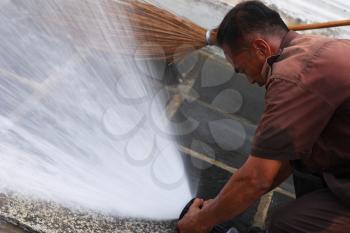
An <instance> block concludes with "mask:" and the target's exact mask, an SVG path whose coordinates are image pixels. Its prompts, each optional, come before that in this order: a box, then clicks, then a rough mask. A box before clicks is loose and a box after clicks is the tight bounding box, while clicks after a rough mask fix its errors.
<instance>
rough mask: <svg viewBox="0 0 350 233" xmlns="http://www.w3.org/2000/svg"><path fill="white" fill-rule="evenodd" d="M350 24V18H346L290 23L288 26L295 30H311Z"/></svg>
mask: <svg viewBox="0 0 350 233" xmlns="http://www.w3.org/2000/svg"><path fill="white" fill-rule="evenodd" d="M349 25H350V19H345V20H336V21H329V22H325V23H312V24H300V25H290V26H288V28H289V29H290V30H293V31H303V30H310V29H320V28H330V27H340V26H349Z"/></svg>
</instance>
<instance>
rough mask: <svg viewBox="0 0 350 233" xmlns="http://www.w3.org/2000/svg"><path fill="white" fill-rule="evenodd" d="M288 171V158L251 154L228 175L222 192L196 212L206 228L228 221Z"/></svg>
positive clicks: (281, 179)
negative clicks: (260, 157) (271, 158)
mask: <svg viewBox="0 0 350 233" xmlns="http://www.w3.org/2000/svg"><path fill="white" fill-rule="evenodd" d="M290 173H291V168H290V165H289V162H288V161H272V160H264V159H259V158H255V157H252V156H250V157H249V159H248V160H247V162H246V163H245V165H244V166H243V167H242V168H241V169H239V170H238V171H237V172H236V173H235V174H234V175H232V176H231V178H230V179H229V181H228V182H227V183H226V185H225V186H224V188H223V189H222V190H221V192H220V193H219V194H218V195H217V197H216V198H215V199H214V200H213V201H212V202H211V203H210V204H208V205H205V206H204V207H203V208H202V211H200V213H199V214H198V218H199V221H200V222H201V223H203V224H207V226H205V227H206V228H208V227H212V226H214V225H216V224H219V223H222V222H224V221H226V220H229V219H231V218H233V217H235V216H237V215H239V214H241V213H242V212H243V211H245V210H246V209H247V208H248V207H249V206H251V205H252V204H253V203H254V202H255V201H256V200H257V199H258V198H260V197H261V196H262V195H263V194H265V193H267V192H269V191H271V190H272V189H273V188H275V187H276V186H278V185H279V184H280V183H281V182H282V181H284V180H285V179H286V178H287V177H288V176H289V175H290Z"/></svg>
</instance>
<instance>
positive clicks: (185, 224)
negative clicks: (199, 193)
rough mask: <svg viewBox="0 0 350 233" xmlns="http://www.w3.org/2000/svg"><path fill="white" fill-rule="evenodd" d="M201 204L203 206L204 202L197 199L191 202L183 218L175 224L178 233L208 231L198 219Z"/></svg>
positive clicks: (201, 232)
mask: <svg viewBox="0 0 350 233" xmlns="http://www.w3.org/2000/svg"><path fill="white" fill-rule="evenodd" d="M203 204H205V202H204V200H202V199H199V198H197V199H196V200H195V201H194V202H193V204H192V205H191V207H190V208H189V210H188V212H187V213H186V214H185V216H184V217H183V218H182V219H181V220H180V221H179V222H178V223H177V229H178V231H179V232H180V233H207V232H209V231H210V229H207V228H206V227H205V224H204V223H202V222H200V221H199V218H198V214H199V212H200V211H201V208H202V206H203Z"/></svg>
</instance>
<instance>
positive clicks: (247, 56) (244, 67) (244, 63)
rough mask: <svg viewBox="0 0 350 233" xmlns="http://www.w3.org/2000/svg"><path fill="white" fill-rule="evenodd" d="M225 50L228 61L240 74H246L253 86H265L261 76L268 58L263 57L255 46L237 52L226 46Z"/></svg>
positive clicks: (224, 46)
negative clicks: (255, 84)
mask: <svg viewBox="0 0 350 233" xmlns="http://www.w3.org/2000/svg"><path fill="white" fill-rule="evenodd" d="M223 50H224V53H225V56H226V59H227V60H228V61H229V62H230V63H231V65H232V66H233V68H234V69H235V70H236V72H238V73H242V74H245V75H246V77H247V79H248V80H249V82H250V83H251V84H254V83H258V84H259V85H260V86H263V85H264V84H265V81H264V79H263V78H262V76H261V71H262V68H263V66H264V64H265V61H266V57H265V56H262V55H261V53H259V51H257V48H256V47H254V45H253V44H251V45H250V46H246V47H242V48H240V49H238V50H237V51H235V50H232V48H231V47H229V46H228V45H226V44H224V45H223Z"/></svg>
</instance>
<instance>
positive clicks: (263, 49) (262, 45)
mask: <svg viewBox="0 0 350 233" xmlns="http://www.w3.org/2000/svg"><path fill="white" fill-rule="evenodd" d="M252 46H253V48H254V50H255V53H256V55H257V56H258V57H259V58H262V59H264V60H265V59H266V58H268V57H270V56H271V55H272V52H271V47H270V45H269V44H268V43H267V42H266V41H265V40H263V39H255V40H254V41H253V44H252Z"/></svg>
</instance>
